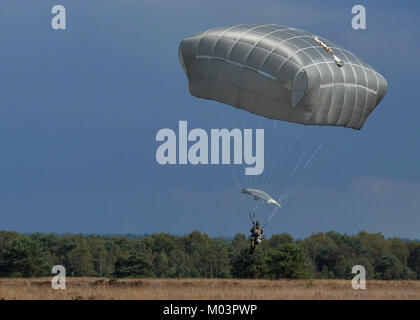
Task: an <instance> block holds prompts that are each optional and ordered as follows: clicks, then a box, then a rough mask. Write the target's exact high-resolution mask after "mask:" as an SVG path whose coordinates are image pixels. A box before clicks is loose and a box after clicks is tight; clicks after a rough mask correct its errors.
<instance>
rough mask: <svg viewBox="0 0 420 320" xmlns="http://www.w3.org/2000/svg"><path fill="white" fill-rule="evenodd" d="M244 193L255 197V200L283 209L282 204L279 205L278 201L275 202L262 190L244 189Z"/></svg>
mask: <svg viewBox="0 0 420 320" xmlns="http://www.w3.org/2000/svg"><path fill="white" fill-rule="evenodd" d="M241 192H242V193H246V194H250V195H252V196H254V199H255V200H265V201H266V202H267V203H268V204H274V205H276V206H278V207H279V208H281V205H280V203H278V202H277V201H276V200H274V199H273V198H272V197H270V196H269V195H268V194H267V193H265V192H264V191H262V190H258V189H242V190H241Z"/></svg>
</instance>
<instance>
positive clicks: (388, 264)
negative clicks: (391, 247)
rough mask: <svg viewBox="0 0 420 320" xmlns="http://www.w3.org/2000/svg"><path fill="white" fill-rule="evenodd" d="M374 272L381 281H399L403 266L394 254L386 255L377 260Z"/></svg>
mask: <svg viewBox="0 0 420 320" xmlns="http://www.w3.org/2000/svg"><path fill="white" fill-rule="evenodd" d="M375 271H376V273H377V276H378V277H379V279H381V280H393V279H401V277H402V272H403V265H402V264H401V262H400V260H399V259H398V258H397V257H396V256H395V255H394V254H390V253H386V254H384V255H383V256H382V257H380V258H379V260H378V262H377V263H376V265H375Z"/></svg>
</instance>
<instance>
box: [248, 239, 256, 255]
mask: <svg viewBox="0 0 420 320" xmlns="http://www.w3.org/2000/svg"><path fill="white" fill-rule="evenodd" d="M254 250H255V241H254V240H251V248H250V249H249V254H253V253H254Z"/></svg>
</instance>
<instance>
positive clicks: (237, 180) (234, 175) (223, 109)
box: [219, 108, 246, 206]
mask: <svg viewBox="0 0 420 320" xmlns="http://www.w3.org/2000/svg"><path fill="white" fill-rule="evenodd" d="M230 111H231V112H232V110H230ZM226 112H227V111H226V109H225V108H221V109H220V110H219V113H220V114H221V118H223V121H224V123H225V127H226V129H227V130H229V124H228V120H227V115H226ZM231 115H232V114H231ZM232 119H233V116H232ZM232 123H234V121H233V122H232ZM229 152H230V150H229ZM233 159H234V158H233ZM228 166H229V171H230V175H231V176H232V178H233V180H234V182H235V185H236V188H237V190H241V185H240V183H239V179H238V175H237V172H236V171H235V168H234V166H235V164H233V165H232V164H228ZM241 195H242V199H243V200H244V205H245V206H246V198H245V195H244V194H241Z"/></svg>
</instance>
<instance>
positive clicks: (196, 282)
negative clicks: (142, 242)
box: [0, 278, 420, 300]
mask: <svg viewBox="0 0 420 320" xmlns="http://www.w3.org/2000/svg"><path fill="white" fill-rule="evenodd" d="M2 299H29V300H31V299H42V300H44V299H47V300H57V299H72V300H80V299H86V300H92V299H94V300H96V299H99V300H107V299H115V300H119V299H152V300H154V299H203V300H212V299H228V300H229V299H311V300H313V299H323V300H325V299H416V300H420V281H368V282H367V288H366V290H353V289H352V287H351V281H350V280H275V281H271V280H235V279H229V280H225V279H179V280H178V279H123V280H119V279H118V280H117V279H114V280H110V279H98V278H67V288H66V290H53V289H52V287H51V278H36V279H12V278H3V279H1V278H0V300H2Z"/></svg>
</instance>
